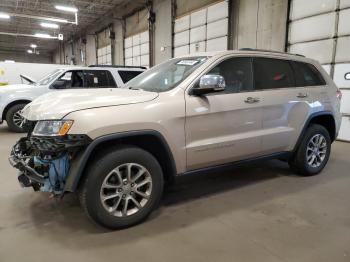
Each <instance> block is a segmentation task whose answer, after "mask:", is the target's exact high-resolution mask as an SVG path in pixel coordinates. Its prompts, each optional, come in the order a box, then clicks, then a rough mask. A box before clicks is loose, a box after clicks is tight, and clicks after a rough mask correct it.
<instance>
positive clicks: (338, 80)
mask: <svg viewBox="0 0 350 262" xmlns="http://www.w3.org/2000/svg"><path fill="white" fill-rule="evenodd" d="M346 73H350V63H348V64H336V65H335V66H334V77H333V79H334V82H335V84H336V85H337V86H338V87H347V88H350V80H346V79H345V74H346ZM348 102H349V103H350V100H349V101H348ZM342 103H345V102H344V101H342ZM349 113H350V111H349Z"/></svg>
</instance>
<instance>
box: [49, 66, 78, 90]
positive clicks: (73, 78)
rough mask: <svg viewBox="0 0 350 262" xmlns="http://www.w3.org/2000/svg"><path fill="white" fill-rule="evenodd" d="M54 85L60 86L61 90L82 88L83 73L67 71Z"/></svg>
mask: <svg viewBox="0 0 350 262" xmlns="http://www.w3.org/2000/svg"><path fill="white" fill-rule="evenodd" d="M53 85H58V86H60V89H64V88H82V87H84V78H83V72H82V71H74V70H73V71H67V72H65V73H64V74H63V75H62V76H60V77H59V78H58V79H57V80H56V81H55V82H54V83H53Z"/></svg>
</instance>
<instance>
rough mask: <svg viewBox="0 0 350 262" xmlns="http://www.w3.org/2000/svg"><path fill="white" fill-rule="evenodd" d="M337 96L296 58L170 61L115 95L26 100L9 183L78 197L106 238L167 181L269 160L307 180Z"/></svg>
mask: <svg viewBox="0 0 350 262" xmlns="http://www.w3.org/2000/svg"><path fill="white" fill-rule="evenodd" d="M67 97H69V100H67ZM340 99H341V93H340V91H339V90H338V88H337V87H336V86H335V84H334V82H333V81H332V79H331V78H330V77H329V76H328V75H327V73H326V72H325V71H324V70H323V69H322V67H321V66H320V65H319V63H317V62H316V61H314V60H311V59H307V58H305V57H302V56H297V55H290V54H284V53H276V52H266V51H249V50H240V51H225V52H218V53H203V54H197V55H193V56H186V57H181V58H174V59H171V60H169V61H167V62H165V63H162V64H160V65H158V66H155V67H153V68H151V69H149V70H148V71H146V72H145V73H143V74H142V75H140V76H138V77H136V78H134V79H133V80H131V81H130V82H128V84H127V85H125V86H124V87H123V88H118V89H112V90H109V89H108V90H106V89H99V90H96V89H95V90H87V91H85V92H79V91H77V90H67V91H64V92H60V93H57V94H47V95H44V96H42V97H40V98H38V99H37V100H35V101H33V102H32V103H31V104H29V105H27V106H26V107H25V108H24V110H23V116H24V117H25V119H26V123H27V125H28V128H29V130H30V131H29V133H28V136H27V137H24V138H22V139H20V140H19V141H18V143H17V144H16V145H15V146H14V147H13V150H12V153H11V156H10V163H11V164H12V165H13V166H14V167H15V168H17V169H19V170H20V174H19V177H18V179H19V182H20V184H21V185H23V186H26V187H33V188H34V190H37V191H44V192H51V193H53V194H55V195H57V196H62V195H63V194H64V193H65V192H78V193H79V196H80V200H81V204H82V206H83V208H84V210H85V211H86V213H87V214H88V216H89V217H90V218H92V219H93V220H94V221H95V222H97V223H99V224H101V225H103V226H105V227H109V228H113V229H118V228H123V227H128V226H132V225H134V224H136V223H139V222H141V221H143V220H144V219H145V218H146V217H147V216H148V215H149V214H150V213H151V211H152V210H154V209H155V208H156V207H157V205H158V204H159V201H160V199H161V196H162V192H163V185H164V182H165V181H171V180H172V179H173V178H174V177H176V176H178V175H186V174H191V173H194V172H200V171H203V170H208V169H209V168H217V167H221V166H223V165H227V164H232V163H238V162H241V161H247V160H254V159H270V158H278V159H284V160H285V161H288V163H289V165H290V167H291V168H292V169H293V170H294V171H295V172H296V173H298V174H300V175H304V176H310V175H315V174H318V173H319V172H321V171H322V169H323V168H324V167H325V165H326V163H327V161H328V159H329V156H330V152H331V144H332V142H333V141H334V140H335V138H336V137H337V134H338V130H339V126H340V119H341V117H340V113H339V108H340ZM53 103H54V104H55V105H57V106H54V107H53V106H52V104H53Z"/></svg>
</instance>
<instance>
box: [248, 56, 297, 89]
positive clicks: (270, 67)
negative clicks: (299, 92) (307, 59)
mask: <svg viewBox="0 0 350 262" xmlns="http://www.w3.org/2000/svg"><path fill="white" fill-rule="evenodd" d="M254 78H255V89H256V90H262V89H274V88H286V87H293V86H295V80H294V74H293V69H292V67H291V65H290V63H289V61H287V60H281V59H273V58H259V57H258V58H254Z"/></svg>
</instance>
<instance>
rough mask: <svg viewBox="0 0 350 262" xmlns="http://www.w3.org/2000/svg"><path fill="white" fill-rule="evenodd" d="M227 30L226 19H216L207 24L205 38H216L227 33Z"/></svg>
mask: <svg viewBox="0 0 350 262" xmlns="http://www.w3.org/2000/svg"><path fill="white" fill-rule="evenodd" d="M227 32H228V19H227V18H225V19H223V20H218V21H215V22H213V23H208V24H207V38H208V39H212V38H217V37H221V36H225V35H227Z"/></svg>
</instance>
